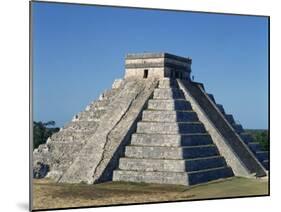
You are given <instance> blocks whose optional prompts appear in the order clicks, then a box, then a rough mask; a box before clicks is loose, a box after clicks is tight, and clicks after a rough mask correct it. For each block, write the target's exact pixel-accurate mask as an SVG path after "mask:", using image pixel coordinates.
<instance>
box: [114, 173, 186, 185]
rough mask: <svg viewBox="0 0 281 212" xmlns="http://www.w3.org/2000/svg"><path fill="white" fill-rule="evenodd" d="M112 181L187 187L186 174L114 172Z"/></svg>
mask: <svg viewBox="0 0 281 212" xmlns="http://www.w3.org/2000/svg"><path fill="white" fill-rule="evenodd" d="M113 181H124V182H139V183H140V182H143V183H158V184H179V185H188V175H187V172H144V171H127V170H115V171H114V172H113Z"/></svg>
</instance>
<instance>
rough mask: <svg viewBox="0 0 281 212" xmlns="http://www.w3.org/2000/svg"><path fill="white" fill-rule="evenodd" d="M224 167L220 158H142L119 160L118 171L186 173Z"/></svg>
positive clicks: (223, 161) (223, 162)
mask: <svg viewBox="0 0 281 212" xmlns="http://www.w3.org/2000/svg"><path fill="white" fill-rule="evenodd" d="M225 165H226V163H225V160H224V158H223V157H221V156H215V157H205V158H198V159H191V160H167V159H144V158H120V160H119V169H121V170H131V171H165V172H167V171H168V172H186V171H198V170H201V169H210V168H216V167H221V166H225Z"/></svg>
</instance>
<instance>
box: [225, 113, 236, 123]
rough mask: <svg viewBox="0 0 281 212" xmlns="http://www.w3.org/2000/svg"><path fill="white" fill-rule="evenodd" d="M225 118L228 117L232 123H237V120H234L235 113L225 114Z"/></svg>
mask: <svg viewBox="0 0 281 212" xmlns="http://www.w3.org/2000/svg"><path fill="white" fill-rule="evenodd" d="M225 118H226V120H227V121H228V122H229V123H230V124H231V125H233V124H235V120H234V118H233V115H231V114H225Z"/></svg>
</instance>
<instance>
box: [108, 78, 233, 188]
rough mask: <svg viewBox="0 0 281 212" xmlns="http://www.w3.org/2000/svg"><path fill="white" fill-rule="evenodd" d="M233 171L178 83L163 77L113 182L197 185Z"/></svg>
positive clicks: (127, 147) (121, 160)
mask: <svg viewBox="0 0 281 212" xmlns="http://www.w3.org/2000/svg"><path fill="white" fill-rule="evenodd" d="M231 176H233V172H232V169H231V168H230V167H229V166H228V165H227V164H226V162H225V159H224V158H223V157H222V156H221V155H220V154H219V152H218V149H217V147H216V146H215V144H214V143H213V141H212V139H211V137H210V135H209V134H208V132H207V131H206V130H205V127H204V125H203V124H202V123H201V122H200V121H199V120H198V117H197V114H196V113H195V112H194V111H193V110H192V107H191V105H190V103H189V102H188V101H187V100H186V99H185V97H184V94H183V92H182V90H181V89H179V87H178V84H177V82H176V81H175V80H170V79H163V80H160V81H159V85H158V88H156V89H155V90H154V93H153V98H152V99H150V100H149V101H148V106H147V109H146V110H144V111H143V112H142V120H141V121H139V122H138V123H137V130H136V133H134V134H133V135H132V138H131V143H130V145H128V146H126V149H125V155H124V157H121V158H120V159H119V166H118V169H116V170H115V171H114V172H113V181H129V182H130V181H131V182H146V183H165V184H183V185H193V184H197V183H203V182H207V181H210V180H215V179H219V178H226V177H231Z"/></svg>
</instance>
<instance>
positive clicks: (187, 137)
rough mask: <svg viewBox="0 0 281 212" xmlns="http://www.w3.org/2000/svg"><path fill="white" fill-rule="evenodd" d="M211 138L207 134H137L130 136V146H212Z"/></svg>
mask: <svg viewBox="0 0 281 212" xmlns="http://www.w3.org/2000/svg"><path fill="white" fill-rule="evenodd" d="M212 143H213V141H212V138H211V136H210V135H209V134H207V133H198V134H197V133H193V134H181V135H176V134H175V135H165V134H139V133H135V134H133V135H132V139H131V144H132V145H137V146H173V147H179V146H196V145H209V144H212Z"/></svg>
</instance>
